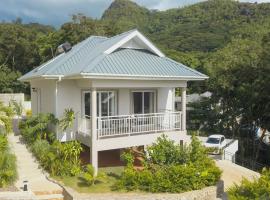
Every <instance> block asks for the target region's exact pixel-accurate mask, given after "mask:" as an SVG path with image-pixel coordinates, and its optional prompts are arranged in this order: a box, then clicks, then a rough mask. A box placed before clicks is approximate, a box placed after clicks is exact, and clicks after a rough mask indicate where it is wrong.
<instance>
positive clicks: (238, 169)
mask: <svg viewBox="0 0 270 200" xmlns="http://www.w3.org/2000/svg"><path fill="white" fill-rule="evenodd" d="M216 164H217V166H218V167H219V168H220V169H221V170H222V171H223V173H222V176H221V179H222V180H223V181H224V190H225V191H226V190H227V189H228V188H229V187H231V186H233V185H234V184H235V183H236V184H240V183H241V180H242V179H243V178H246V179H248V180H254V179H256V178H259V177H260V174H259V173H257V172H254V171H252V170H250V169H247V168H245V167H242V166H239V165H236V164H234V163H232V162H230V161H227V160H217V161H216Z"/></svg>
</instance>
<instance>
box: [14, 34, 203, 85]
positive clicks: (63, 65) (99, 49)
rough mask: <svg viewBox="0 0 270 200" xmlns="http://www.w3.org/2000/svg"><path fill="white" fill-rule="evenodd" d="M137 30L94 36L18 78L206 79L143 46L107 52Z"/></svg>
mask: <svg viewBox="0 0 270 200" xmlns="http://www.w3.org/2000/svg"><path fill="white" fill-rule="evenodd" d="M133 31H134V30H131V31H128V32H125V33H122V34H120V35H117V36H114V37H111V38H106V37H99V36H91V37H89V38H87V39H86V40H84V41H82V42H80V43H78V44H77V45H75V46H73V48H72V49H71V50H70V51H69V52H67V53H62V54H60V55H58V56H57V57H55V58H53V59H52V60H50V61H48V62H46V63H44V64H43V65H41V66H39V67H37V68H35V69H33V70H32V71H30V72H29V73H27V74H25V75H24V76H22V77H21V78H20V79H19V80H22V81H28V80H31V79H34V78H40V77H46V76H52V77H54V76H55V77H57V76H61V77H62V78H65V77H69V78H72V76H74V77H75V76H76V77H78V76H86V75H89V76H91V77H92V76H114V77H115V76H116V77H117V76H121V77H122V76H124V77H127V78H128V77H141V76H143V77H151V78H155V77H156V78H170V77H174V78H179V79H183V80H193V79H200V80H202V79H206V78H208V77H207V76H205V75H204V74H201V73H199V72H198V71H196V70H193V69H191V68H189V67H187V66H185V65H183V64H181V63H178V62H176V61H173V60H172V59H170V58H167V57H159V56H158V55H156V54H154V53H152V52H150V51H148V50H141V49H130V48H118V49H117V50H116V51H114V52H112V53H110V54H106V53H104V52H105V51H106V50H107V49H109V48H110V47H112V46H113V45H115V44H116V43H118V42H119V41H121V40H123V39H124V38H125V37H127V36H128V35H129V34H131V33H132V32H133Z"/></svg>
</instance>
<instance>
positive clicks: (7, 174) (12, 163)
mask: <svg viewBox="0 0 270 200" xmlns="http://www.w3.org/2000/svg"><path fill="white" fill-rule="evenodd" d="M1 153H2V155H1V156H0V188H1V187H5V186H7V185H9V184H11V183H13V182H14V181H15V180H16V178H17V169H16V157H15V155H13V154H10V153H8V152H1Z"/></svg>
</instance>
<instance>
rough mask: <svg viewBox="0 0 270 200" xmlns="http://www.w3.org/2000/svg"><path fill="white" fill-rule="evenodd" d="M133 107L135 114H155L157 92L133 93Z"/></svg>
mask: <svg viewBox="0 0 270 200" xmlns="http://www.w3.org/2000/svg"><path fill="white" fill-rule="evenodd" d="M132 107H133V113H134V114H147V113H153V112H155V92H154V91H134V92H132Z"/></svg>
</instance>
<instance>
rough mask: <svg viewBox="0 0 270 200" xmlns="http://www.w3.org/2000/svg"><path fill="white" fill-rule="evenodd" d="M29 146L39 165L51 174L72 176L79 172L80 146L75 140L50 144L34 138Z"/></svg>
mask: <svg viewBox="0 0 270 200" xmlns="http://www.w3.org/2000/svg"><path fill="white" fill-rule="evenodd" d="M30 148H31V151H32V152H33V154H34V155H35V157H36V158H37V160H38V161H39V163H40V165H41V166H42V167H43V168H44V169H45V170H47V171H48V172H49V173H50V174H51V175H53V176H54V175H57V176H65V175H67V176H74V175H77V174H79V173H80V172H81V167H80V160H79V155H80V153H81V151H82V147H81V145H80V144H79V143H78V142H76V141H73V142H66V143H60V142H58V141H55V142H54V143H53V144H50V143H49V142H47V141H46V140H36V141H35V142H34V143H33V144H32V145H31V147H30Z"/></svg>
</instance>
